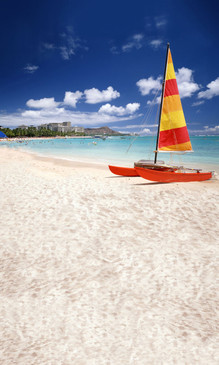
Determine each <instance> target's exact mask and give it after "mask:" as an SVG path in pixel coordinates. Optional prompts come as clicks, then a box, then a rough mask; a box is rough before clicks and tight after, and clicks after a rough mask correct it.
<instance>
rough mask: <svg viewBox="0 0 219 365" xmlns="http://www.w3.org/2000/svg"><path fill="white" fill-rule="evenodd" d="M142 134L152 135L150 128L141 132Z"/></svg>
mask: <svg viewBox="0 0 219 365" xmlns="http://www.w3.org/2000/svg"><path fill="white" fill-rule="evenodd" d="M141 134H151V130H150V129H149V128H144V129H143V130H142V131H141Z"/></svg>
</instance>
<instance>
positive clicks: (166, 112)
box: [158, 49, 192, 151]
mask: <svg viewBox="0 0 219 365" xmlns="http://www.w3.org/2000/svg"><path fill="white" fill-rule="evenodd" d="M163 95H164V96H163V105H162V111H161V118H160V132H159V143H158V150H159V151H191V150H192V146H191V142H190V138H189V134H188V130H187V126H186V121H185V117H184V113H183V109H182V104H181V100H180V96H179V91H178V86H177V81H176V76H175V71H174V66H173V61H172V55H171V52H170V49H169V51H168V58H167V65H166V77H165V86H164V94H163Z"/></svg>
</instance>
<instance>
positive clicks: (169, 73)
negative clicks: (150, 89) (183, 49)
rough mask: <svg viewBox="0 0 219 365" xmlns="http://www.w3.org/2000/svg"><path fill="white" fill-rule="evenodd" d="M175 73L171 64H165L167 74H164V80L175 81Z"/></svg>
mask: <svg viewBox="0 0 219 365" xmlns="http://www.w3.org/2000/svg"><path fill="white" fill-rule="evenodd" d="M175 78H176V76H175V71H174V67H173V64H172V63H168V64H167V73H166V80H172V79H175Z"/></svg>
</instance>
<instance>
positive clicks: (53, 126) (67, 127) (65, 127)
mask: <svg viewBox="0 0 219 365" xmlns="http://www.w3.org/2000/svg"><path fill="white" fill-rule="evenodd" d="M41 128H46V129H49V130H51V131H54V132H62V133H67V132H76V133H83V132H84V128H83V127H72V126H71V122H63V123H48V124H41V125H40V126H38V127H37V129H41Z"/></svg>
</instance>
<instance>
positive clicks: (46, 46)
mask: <svg viewBox="0 0 219 365" xmlns="http://www.w3.org/2000/svg"><path fill="white" fill-rule="evenodd" d="M43 47H44V48H45V49H49V50H52V49H55V48H56V47H55V46H54V44H53V43H43Z"/></svg>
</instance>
